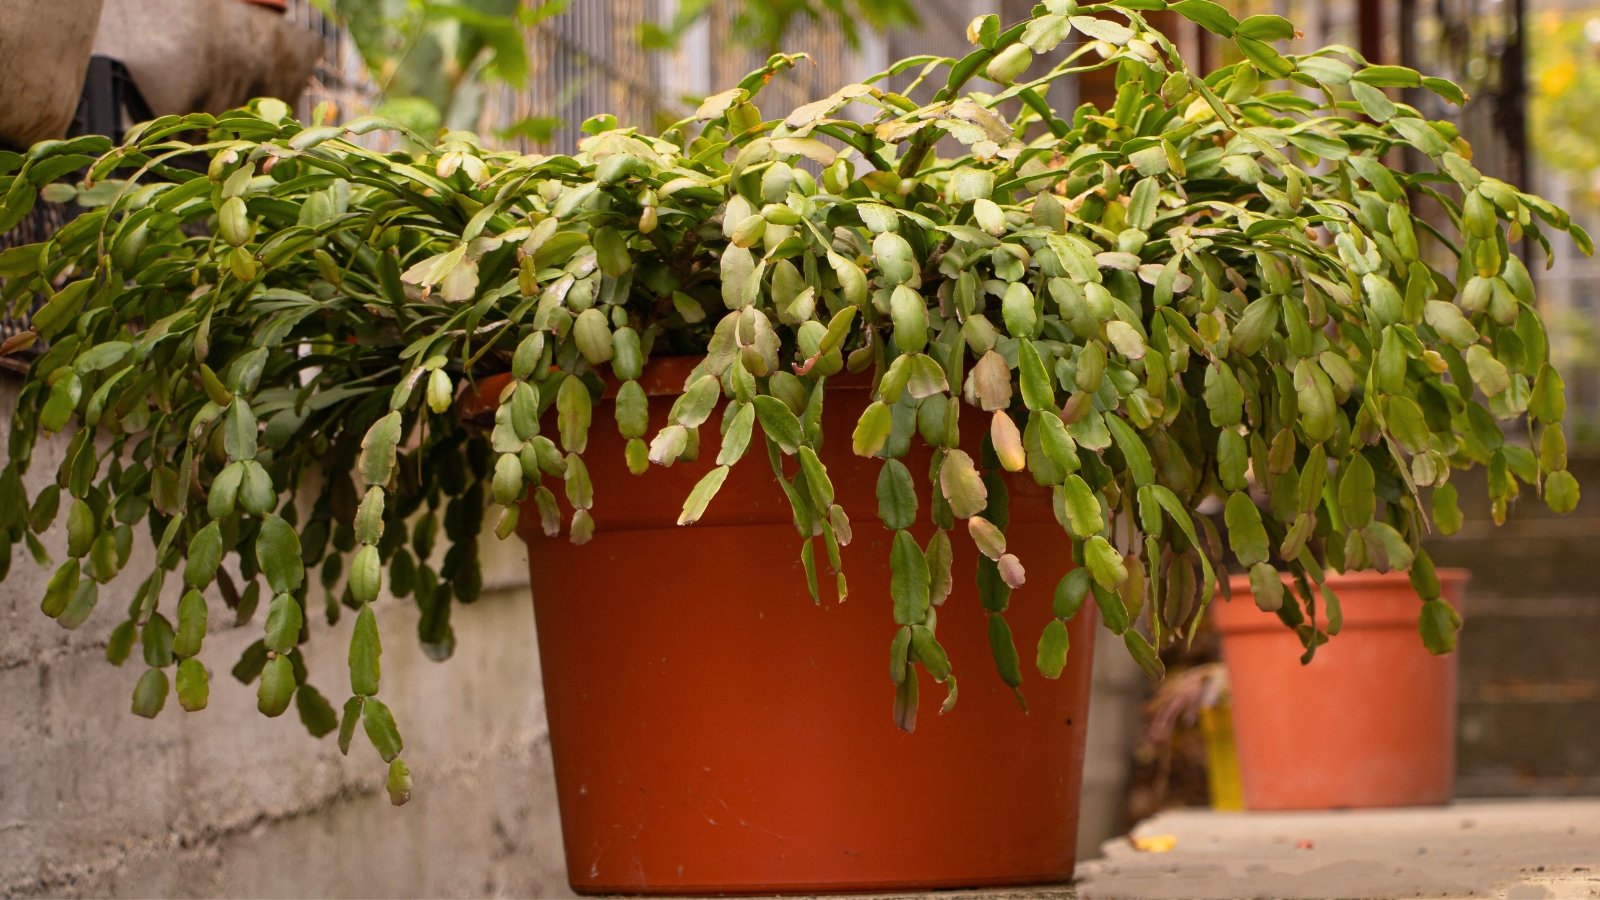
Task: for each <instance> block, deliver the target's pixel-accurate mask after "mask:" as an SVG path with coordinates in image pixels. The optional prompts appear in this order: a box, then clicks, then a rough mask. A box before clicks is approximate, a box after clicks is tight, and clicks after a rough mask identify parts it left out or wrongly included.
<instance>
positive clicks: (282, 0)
mask: <svg viewBox="0 0 1600 900" xmlns="http://www.w3.org/2000/svg"><path fill="white" fill-rule="evenodd" d="M244 2H246V3H251V4H254V5H256V6H265V7H266V8H267V9H275V10H277V11H278V12H286V11H287V10H288V9H289V0H244Z"/></svg>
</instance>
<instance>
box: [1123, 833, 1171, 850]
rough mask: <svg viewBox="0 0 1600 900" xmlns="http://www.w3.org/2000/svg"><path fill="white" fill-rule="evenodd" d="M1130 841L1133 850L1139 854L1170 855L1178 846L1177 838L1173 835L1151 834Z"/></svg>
mask: <svg viewBox="0 0 1600 900" xmlns="http://www.w3.org/2000/svg"><path fill="white" fill-rule="evenodd" d="M1132 840H1133V849H1135V850H1138V851H1139V852H1141V853H1171V852H1172V848H1174V847H1176V846H1178V836H1177V835H1175V834H1153V835H1151V836H1150V837H1136V838H1133V839H1132Z"/></svg>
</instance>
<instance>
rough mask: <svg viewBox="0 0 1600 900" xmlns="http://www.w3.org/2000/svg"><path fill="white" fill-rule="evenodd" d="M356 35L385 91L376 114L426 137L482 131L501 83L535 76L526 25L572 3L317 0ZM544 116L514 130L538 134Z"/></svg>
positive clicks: (545, 128)
mask: <svg viewBox="0 0 1600 900" xmlns="http://www.w3.org/2000/svg"><path fill="white" fill-rule="evenodd" d="M313 2H315V3H316V4H317V6H318V8H320V9H321V10H322V11H323V13H324V14H326V15H328V16H329V17H331V18H332V19H333V20H334V21H336V22H338V23H339V24H340V25H341V26H342V27H344V28H345V30H346V31H347V32H348V33H349V35H350V38H351V40H352V41H353V42H354V43H355V45H356V49H357V51H358V52H359V53H360V54H361V59H362V62H363V63H364V64H365V65H366V67H367V71H368V72H369V73H370V76H371V78H372V80H373V83H374V84H375V86H376V88H377V92H378V97H377V102H376V104H375V107H374V110H373V111H374V112H376V113H377V114H379V115H382V116H384V117H386V118H389V119H393V120H394V121H397V122H400V123H402V124H404V125H406V126H407V127H408V128H410V129H412V130H413V131H416V132H417V133H419V134H424V135H431V134H435V133H437V132H438V131H439V129H441V128H447V129H452V128H464V129H476V128H477V127H478V125H479V119H480V117H481V116H482V114H483V104H484V98H485V97H486V96H487V92H488V88H489V86H490V85H491V84H493V83H495V82H500V83H504V84H507V85H510V86H512V87H522V86H524V85H526V84H527V81H528V51H527V46H526V44H525V43H524V41H523V33H524V31H525V30H526V29H529V28H532V27H534V26H536V25H538V24H539V23H540V22H543V21H545V20H546V19H549V18H551V17H553V16H556V15H559V14H560V13H562V12H565V11H566V9H567V8H568V7H569V6H570V5H571V3H572V0H546V2H540V3H531V4H525V3H522V2H520V0H313ZM552 124H553V123H551V122H549V121H548V120H542V119H539V118H535V119H529V120H524V121H522V122H516V123H510V124H509V125H508V129H510V130H512V131H515V132H516V133H519V134H528V135H533V136H537V135H539V134H541V133H544V132H548V131H549V129H550V126H551V125H552Z"/></svg>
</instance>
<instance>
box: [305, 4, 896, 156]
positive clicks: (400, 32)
mask: <svg viewBox="0 0 1600 900" xmlns="http://www.w3.org/2000/svg"><path fill="white" fill-rule="evenodd" d="M312 2H313V3H314V4H315V5H316V7H317V8H318V9H319V10H320V11H321V12H322V13H323V14H324V15H325V16H327V17H328V18H329V19H330V20H331V21H332V22H333V23H335V24H336V25H338V26H339V27H341V28H343V29H344V31H345V33H346V34H348V36H349V38H350V40H351V42H352V43H353V44H354V45H355V48H356V50H357V51H358V52H359V54H360V57H361V61H362V63H363V64H364V66H365V68H366V76H367V80H368V81H369V83H370V87H371V98H370V107H371V109H372V111H373V112H376V113H378V114H380V115H384V116H387V117H389V118H392V119H395V120H397V121H399V122H402V123H404V124H406V125H408V126H410V127H411V128H412V129H414V130H416V131H418V132H420V133H422V134H432V133H434V132H435V131H437V130H438V129H440V128H448V129H467V130H474V129H477V128H478V127H479V126H480V124H481V123H482V118H483V116H484V113H485V110H486V106H487V104H488V103H489V102H490V98H491V95H492V92H493V91H494V89H495V88H497V87H502V88H509V89H512V90H521V89H525V88H526V87H527V86H528V78H529V72H530V48H531V47H537V46H538V44H539V41H538V40H537V39H536V38H535V39H532V40H530V37H532V36H534V35H536V34H537V30H538V28H539V26H540V25H541V24H543V23H546V22H548V21H549V20H551V19H552V18H554V17H556V16H559V15H561V14H562V13H566V12H568V11H569V10H571V9H572V8H573V6H574V3H575V0H536V2H532V3H530V2H527V0H312ZM639 5H640V6H643V5H644V4H643V3H640V4H639ZM676 6H677V9H676V10H675V11H673V13H672V14H671V15H670V16H669V17H667V18H665V19H664V20H663V21H654V20H652V19H650V18H645V19H644V20H642V21H640V22H639V23H638V24H637V25H636V26H635V27H634V28H633V29H631V30H632V36H633V38H634V39H635V40H636V41H637V43H638V47H639V49H641V50H643V51H654V52H670V51H673V50H675V49H676V48H677V47H678V44H679V42H680V41H681V40H682V39H683V37H684V35H685V34H687V33H688V32H689V31H690V30H691V29H693V28H695V27H696V26H698V25H702V24H704V23H705V22H706V21H707V20H708V19H709V18H710V17H711V16H712V15H713V13H714V12H718V11H719V8H720V11H722V12H724V13H728V14H731V19H730V21H729V22H728V25H729V28H728V31H729V33H730V34H732V35H733V36H735V37H736V38H737V40H738V42H739V44H740V45H741V46H742V47H743V48H745V49H748V50H755V51H759V52H761V53H764V54H765V53H772V52H776V51H777V50H778V49H780V45H781V44H782V42H783V40H784V37H785V36H786V35H790V34H792V33H793V31H794V29H795V26H796V24H797V23H802V22H803V23H807V24H810V25H814V26H822V27H826V28H830V29H836V30H837V32H838V34H839V36H840V37H841V38H842V39H843V41H844V43H845V44H846V45H847V46H848V47H850V48H852V49H854V48H857V47H859V46H860V44H861V40H862V37H863V34H864V33H867V32H881V31H884V30H887V29H891V28H897V27H907V26H913V25H916V24H917V22H918V15H917V11H916V7H915V5H914V4H913V3H912V0H738V2H737V3H734V4H732V5H731V8H730V5H729V4H727V3H718V2H717V0H681V2H680V3H678V4H676ZM562 124H564V123H563V120H562V119H561V118H560V117H558V116H552V115H548V114H543V115H526V116H521V117H518V118H516V119H515V120H512V121H500V122H498V123H497V124H496V128H495V131H496V133H497V134H498V135H499V136H500V137H502V138H505V139H515V138H523V139H526V140H528V141H531V142H534V143H544V142H547V141H549V140H550V139H551V137H552V136H553V134H554V131H555V129H556V128H558V127H559V126H560V125H562Z"/></svg>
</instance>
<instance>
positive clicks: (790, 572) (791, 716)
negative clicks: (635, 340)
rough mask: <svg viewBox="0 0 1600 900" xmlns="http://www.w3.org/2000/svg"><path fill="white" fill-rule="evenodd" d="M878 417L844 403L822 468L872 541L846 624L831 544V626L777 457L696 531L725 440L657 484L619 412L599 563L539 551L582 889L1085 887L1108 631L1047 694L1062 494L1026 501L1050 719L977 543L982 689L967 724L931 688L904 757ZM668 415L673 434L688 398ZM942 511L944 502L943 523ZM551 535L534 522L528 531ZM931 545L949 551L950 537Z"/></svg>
mask: <svg viewBox="0 0 1600 900" xmlns="http://www.w3.org/2000/svg"><path fill="white" fill-rule="evenodd" d="M866 401H867V394H866V391H865V390H860V389H857V390H845V389H840V388H835V387H833V386H830V391H829V399H828V413H827V415H826V420H827V421H826V422H825V428H826V431H825V433H826V434H828V435H829V441H830V443H829V444H828V445H826V447H825V452H824V453H823V454H822V459H823V462H824V463H825V464H826V465H827V466H828V468H829V474H830V477H831V479H832V481H833V483H834V487H835V490H836V493H837V496H838V500H839V502H840V503H841V504H842V505H843V506H844V508H845V509H846V510H847V511H849V512H850V513H851V514H852V516H853V517H854V532H855V534H854V540H853V541H852V542H851V543H850V544H849V545H848V546H847V547H846V548H845V549H844V569H845V572H846V574H847V575H848V578H849V586H850V592H849V599H848V601H846V602H844V603H839V602H838V601H837V600H836V599H835V598H834V597H833V591H832V585H833V577H832V574H831V572H830V571H829V569H828V566H827V562H826V555H825V554H824V553H823V552H822V547H821V541H820V540H819V541H818V547H817V557H818V562H819V566H820V568H821V571H820V576H821V577H820V582H821V587H822V595H823V602H822V603H821V605H815V604H813V603H812V601H811V598H810V595H809V593H808V592H807V589H806V579H805V575H804V572H803V569H802V567H801V563H800V561H799V550H800V539H799V537H798V535H797V533H796V531H795V528H794V526H793V524H792V523H791V521H790V515H789V512H788V508H787V504H786V503H785V501H784V498H783V495H782V493H781V491H780V490H779V489H778V487H777V486H776V484H775V482H774V480H773V476H772V473H771V470H770V469H769V468H768V467H767V465H766V461H765V460H764V459H760V458H759V456H758V454H759V455H764V454H762V451H761V449H760V441H761V436H760V433H759V431H758V432H757V435H756V446H754V447H752V448H751V454H752V455H753V456H756V458H753V459H749V460H746V461H745V463H743V464H741V465H739V466H736V467H735V468H734V469H733V471H732V474H730V476H729V478H728V481H727V483H726V485H725V486H724V487H723V489H722V492H721V493H720V494H719V495H718V497H717V498H716V500H715V501H714V502H713V504H712V509H711V512H710V513H708V515H707V517H706V519H704V520H702V523H701V524H700V525H696V526H693V527H683V528H680V527H677V526H676V525H674V524H672V522H673V520H674V519H675V518H676V515H677V511H678V508H679V507H680V506H681V504H682V501H683V498H684V497H685V496H686V495H687V494H688V491H689V489H690V488H691V487H692V486H693V484H694V483H695V481H696V480H697V479H698V478H699V476H700V475H701V474H702V473H703V472H704V471H705V470H706V469H707V468H709V466H710V464H711V460H713V459H714V458H715V457H716V454H717V450H716V446H715V443H716V436H717V429H716V422H715V420H713V421H712V422H709V423H707V425H706V426H705V427H704V428H702V430H701V440H702V444H701V448H700V461H698V462H694V463H680V464H678V465H676V466H673V467H672V468H670V469H665V470H663V469H652V470H651V471H650V472H648V473H647V474H645V475H644V476H642V477H638V478H635V477H632V476H629V475H627V474H626V472H625V470H624V467H623V463H622V447H621V442H620V441H619V440H618V439H617V438H616V436H615V433H614V431H612V429H611V428H610V421H609V420H610V416H611V413H610V411H609V409H608V408H606V407H605V406H602V407H601V408H600V409H597V410H596V412H595V416H594V420H595V423H596V425H595V428H594V433H593V434H592V435H591V438H590V448H589V451H588V452H587V453H586V454H585V459H586V461H587V463H588V466H589V469H590V474H591V476H592V478H593V481H594V485H595V519H596V521H597V523H598V528H597V529H596V531H595V534H594V537H593V539H592V540H591V541H590V542H589V543H587V544H584V545H582V546H573V545H572V544H570V543H568V542H567V540H566V539H565V537H561V538H556V539H548V538H544V537H542V536H541V535H537V534H530V533H528V532H527V531H526V530H525V531H524V537H526V538H528V540H529V563H530V567H531V570H532V583H533V593H534V606H535V612H536V619H537V623H538V632H539V646H540V658H541V661H542V666H543V676H544V685H545V702H546V704H547V707H548V712H549V718H550V733H551V749H552V751H553V756H554V762H555V771H556V780H557V791H558V795H559V799H560V804H561V819H562V830H563V834H564V840H565V844H566V852H567V865H568V869H569V877H570V879H571V882H572V886H573V887H574V888H575V889H576V890H578V891H580V892H583V893H612V892H620V893H659V894H696V893H698V894H710V893H785V892H787V893H809V892H840V891H884V890H904V889H932V888H947V887H977V886H1000V885H1023V884H1042V883H1063V882H1066V881H1069V880H1070V879H1071V877H1072V870H1073V863H1074V849H1075V847H1074V845H1075V841H1076V836H1077V820H1078V795H1079V787H1080V783H1081V779H1082V773H1083V753H1084V729H1085V726H1086V725H1087V719H1088V698H1089V680H1090V670H1091V665H1090V664H1091V659H1092V649H1093V628H1094V619H1093V616H1092V613H1091V611H1090V610H1088V609H1085V610H1084V611H1083V612H1082V613H1080V614H1079V615H1078V616H1077V618H1076V619H1075V621H1074V622H1073V623H1072V625H1071V627H1070V634H1071V641H1072V650H1071V653H1070V654H1069V661H1068V667H1067V671H1066V672H1065V673H1064V674H1063V676H1062V677H1061V679H1060V680H1059V681H1055V682H1052V681H1047V680H1045V679H1043V678H1041V677H1039V676H1038V675H1037V673H1036V672H1035V671H1034V670H1033V669H1032V662H1033V657H1034V648H1035V645H1036V644H1037V641H1038V636H1039V634H1040V632H1041V630H1042V629H1043V627H1044V626H1045V624H1046V623H1047V622H1048V621H1049V619H1050V616H1051V612H1050V607H1051V601H1052V599H1053V591H1054V587H1055V585H1056V582H1057V581H1058V580H1059V579H1060V578H1061V576H1062V575H1063V574H1065V572H1066V570H1067V569H1068V568H1069V567H1070V565H1071V553H1070V544H1069V543H1068V539H1067V537H1066V536H1065V535H1064V534H1063V532H1062V530H1061V528H1060V526H1059V525H1057V524H1056V523H1055V521H1054V518H1053V515H1052V513H1051V512H1050V507H1049V499H1048V492H1047V491H1040V490H1038V489H1037V488H1034V487H1032V486H1031V484H1029V485H1024V484H1021V483H1020V482H1017V481H1013V484H1015V485H1016V486H1015V487H1014V488H1013V490H1012V491H1011V507H1010V518H1011V524H1010V526H1009V527H1008V529H1007V538H1008V544H1009V550H1010V551H1011V552H1013V553H1015V554H1017V555H1018V556H1019V557H1020V558H1021V559H1022V561H1023V563H1024V565H1025V566H1027V570H1028V580H1027V583H1026V584H1025V585H1024V586H1023V587H1022V588H1020V589H1019V590H1017V591H1016V592H1015V594H1014V595H1013V596H1012V599H1011V606H1010V609H1009V610H1008V612H1007V613H1006V617H1007V620H1008V621H1009V623H1010V625H1011V628H1012V629H1013V631H1014V633H1015V636H1016V644H1017V647H1018V652H1019V655H1020V656H1021V657H1022V660H1023V671H1024V673H1025V683H1024V690H1025V695H1026V697H1027V700H1028V703H1029V706H1030V711H1029V712H1028V713H1024V712H1023V711H1022V710H1021V709H1020V708H1019V706H1018V703H1017V700H1016V698H1015V696H1014V695H1013V693H1012V691H1011V689H1010V688H1008V687H1007V686H1006V685H1004V684H1003V683H1002V682H1001V680H1000V678H999V677H998V675H997V674H996V673H995V668H994V663H993V662H992V660H991V658H990V649H989V644H988V638H987V627H986V618H985V616H986V614H985V612H984V610H983V608H982V607H981V605H980V603H979V600H978V593H977V588H976V585H975V581H974V577H973V572H974V569H975V565H976V558H975V556H976V552H975V550H974V549H973V547H972V542H971V540H970V539H969V538H968V537H967V535H966V534H965V533H964V532H965V529H962V528H958V529H957V530H956V531H955V532H954V533H953V534H952V537H953V538H954V541H953V543H954V547H955V563H954V572H955V573H956V576H955V589H954V592H953V593H952V595H951V596H950V597H949V599H948V600H947V601H946V602H945V604H944V605H943V606H942V607H941V608H940V609H939V610H938V626H937V633H938V637H939V639H940V641H941V642H942V643H943V644H944V646H945V648H946V650H947V651H948V653H949V656H950V659H951V661H952V663H953V665H954V667H955V672H956V676H957V677H958V678H959V679H960V695H959V702H958V703H957V704H956V707H955V708H954V709H953V710H952V711H951V712H950V713H949V714H947V715H943V716H941V715H940V714H939V708H940V705H941V704H942V703H943V701H944V698H945V688H944V686H943V685H939V684H935V683H934V682H933V680H932V679H931V678H929V677H928V676H927V675H926V673H925V672H923V671H922V670H921V669H920V668H919V669H918V670H917V672H918V675H917V677H918V678H919V679H920V681H919V684H920V691H921V694H920V705H919V713H918V718H917V729H916V731H915V732H914V733H911V734H907V733H904V732H902V731H900V730H899V729H898V728H896V726H895V723H894V717H893V715H892V709H893V699H894V688H893V685H892V683H891V680H890V672H889V669H890V667H889V645H890V642H891V640H892V639H893V637H894V635H895V632H896V625H895V624H894V619H893V615H892V605H891V600H890V593H889V568H888V565H887V560H888V556H889V546H890V541H891V538H892V533H891V532H889V531H888V530H887V529H885V528H884V527H883V526H882V524H881V523H880V522H879V521H878V520H877V519H876V517H875V515H874V514H875V512H876V510H877V501H876V497H875V494H874V486H875V484H876V479H877V476H878V470H879V468H880V466H881V465H882V463H881V461H879V460H864V459H860V458H857V457H854V456H853V455H851V454H850V449H849V444H848V435H849V433H850V429H851V427H852V426H853V424H854V417H855V416H856V415H859V413H860V410H861V409H862V408H864V407H865V405H866ZM652 403H653V406H654V407H657V408H654V409H653V410H652V413H653V417H655V418H656V419H657V420H658V421H659V420H660V419H661V417H663V416H664V415H665V408H666V407H667V406H669V405H670V398H657V399H656V400H653V401H652ZM973 418H976V416H974V417H973ZM972 424H973V425H974V426H976V425H978V423H977V422H976V421H974V422H973V423H972ZM658 427H659V426H658ZM974 430H975V431H976V430H977V429H976V428H975V429H974ZM607 432H610V433H609V434H607ZM974 443H976V440H974ZM906 462H907V465H908V466H909V468H910V469H911V471H912V472H913V473H917V474H918V475H919V476H920V475H921V473H925V472H927V471H928V463H929V458H928V456H927V455H926V453H924V454H923V455H922V456H921V457H920V458H917V457H915V455H914V456H913V458H910V459H907V461H906ZM927 502H928V497H927V494H926V491H925V490H924V491H923V494H922V497H921V504H922V506H921V509H923V510H924V511H925V510H926V509H927V506H926V504H927ZM528 512H529V513H532V512H533V510H531V509H530V510H528ZM925 517H926V513H925V512H924V518H925ZM536 521H537V520H536V519H535V518H534V517H533V516H531V515H525V516H524V517H523V522H524V526H525V527H526V525H527V523H529V522H536ZM915 531H916V536H917V538H918V539H919V541H923V542H925V541H926V540H927V538H928V537H929V534H930V533H931V532H930V531H928V530H927V526H922V527H919V528H918V529H916V530H915Z"/></svg>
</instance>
